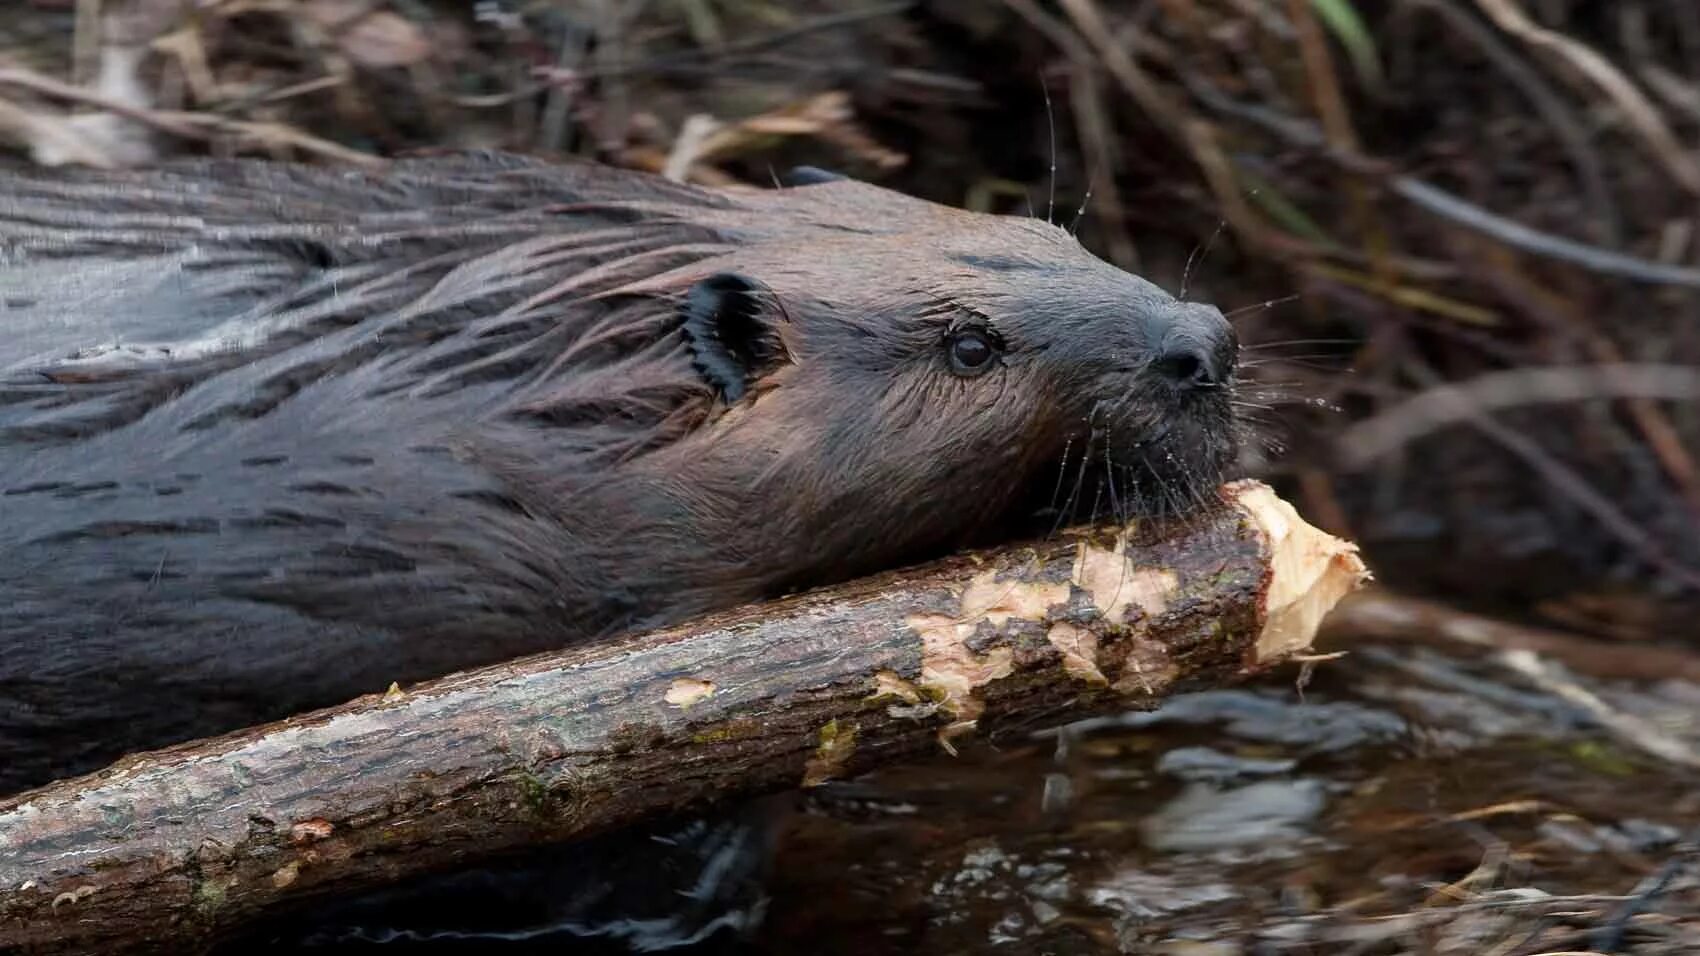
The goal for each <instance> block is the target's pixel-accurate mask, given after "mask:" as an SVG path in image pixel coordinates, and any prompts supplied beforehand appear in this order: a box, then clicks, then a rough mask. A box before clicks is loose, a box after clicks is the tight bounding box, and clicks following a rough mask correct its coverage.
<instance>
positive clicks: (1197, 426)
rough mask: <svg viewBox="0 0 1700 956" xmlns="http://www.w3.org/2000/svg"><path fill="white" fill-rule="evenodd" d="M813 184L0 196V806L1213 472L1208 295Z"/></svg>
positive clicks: (356, 178) (405, 185)
mask: <svg viewBox="0 0 1700 956" xmlns="http://www.w3.org/2000/svg"><path fill="white" fill-rule="evenodd" d="M799 180H800V181H799V182H798V184H795V185H782V186H781V187H780V188H747V189H707V188H698V187H695V186H690V185H685V184H680V183H675V182H672V181H668V180H664V179H661V178H658V177H654V176H651V175H648V174H644V173H639V172H630V171H621V170H616V169H612V168H609V167H605V166H600V165H596V164H591V163H556V162H545V161H541V160H536V159H529V158H524V157H519V156H513V155H506V154H501V153H471V154H448V155H435V156H424V157H415V158H409V159H404V160H398V161H396V162H395V163H394V164H393V165H391V166H389V167H387V168H385V169H384V170H383V171H381V172H371V171H359V170H352V169H344V168H335V167H325V166H307V165H293V164H287V163H277V162H271V161H263V160H243V159H198V160H184V161H179V162H175V163H171V164H166V165H163V166H160V167H156V168H153V169H150V170H143V171H90V170H85V171H77V172H70V171H63V170H60V171H53V172H33V171H19V172H17V173H16V174H15V175H10V176H8V177H6V178H5V179H4V180H3V182H0V327H3V328H4V329H5V332H6V334H5V335H4V336H3V337H0V701H3V702H4V705H3V706H0V753H3V754H4V755H5V759H4V760H3V761H0V793H6V792H14V791H17V790H20V789H22V788H26V787H30V786H35V785H38V784H41V783H44V782H47V781H49V780H51V779H54V778H58V777H63V776H66V775H70V774H76V773H80V772H85V771H89V770H92V769H96V768H98V767H100V766H102V765H104V764H106V763H108V762H110V761H112V760H113V759H115V758H117V757H119V756H120V755H123V754H126V753H130V752H134V751H138V750H143V749H151V748H155V747H159V746H162V745H166V744H170V743H173V742H176V741H182V740H186V739H191V738H197V737H204V736H208V735H212V734H216V733H220V732H225V731H229V730H231V729H234V728H238V727H242V726H247V725H252V724H255V723H259V722H263V721H268V720H272V719H276V718H281V717H283V716H286V715H289V714H293V713H298V712H302V711H306V710H310V709H314V708H318V707H323V706H327V705H332V704H336V703H340V702H342V701H345V700H347V699H350V698H352V697H355V696H358V695H361V694H365V693H370V692H375V691H382V690H383V689H384V688H385V687H387V686H389V685H390V684H391V683H392V682H400V683H402V684H406V683H408V682H413V681H419V680H423V679H427V678H431V677H436V676H440V675H443V674H446V673H449V672H452V671H455V670H459V669H463V668H467V667H472V666H477V665H482V664H489V663H492V662H497V661H500V660H503V659H508V658H512V657H515V656H518V655H522V654H526V653H531V652H536V651H541V650H545V649H549V648H557V647H560V646H562V645H566V644H569V643H571V642H575V641H584V640H592V639H598V638H602V637H606V636H609V635H613V634H617V633H621V632H630V631H632V630H635V629H640V628H650V627H655V626H659V625H664V624H667V623H670V622H675V621H678V620H680V619H682V618H686V617H688V616H691V615H695V614H699V613H702V612H706V611H709V610H713V609H717V608H723V607H727V606H730V605H736V604H741V603H745V602H750V601H755V600H759V599H763V598H767V597H771V596H775V595H780V594H783V593H787V592H792V591H796V590H799V589H803V588H809V587H814V586H819V585H824V584H828V583H832V582H835V581H841V580H845V579H849V578H853V577H856V576H860V575H863V574H866V573H869V572H872V571H875V570H880V569H884V568H889V567H892V566H897V565H902V564H905V563H909V562H914V561H918V560H921V559H925V558H928V557H931V556H934V555H938V554H941V553H944V552H948V551H951V550H954V549H958V548H962V547H965V546H970V545H976V544H981V543H985V542H987V541H990V540H994V539H998V538H1003V537H1009V536H1014V535H1018V534H1025V533H1028V532H1029V531H1034V530H1038V531H1042V530H1044V529H1046V528H1050V527H1055V526H1057V525H1059V524H1061V523H1063V522H1066V521H1073V520H1081V519H1083V518H1086V517H1091V516H1092V515H1095V514H1108V513H1116V514H1120V515H1124V516H1125V515H1129V514H1134V513H1146V512H1161V511H1173V510H1179V509H1185V508H1188V507H1191V506H1193V505H1195V504H1197V503H1198V502H1201V501H1204V500H1206V499H1207V498H1208V497H1209V495H1210V493H1211V490H1212V489H1214V488H1215V487H1216V486H1217V485H1218V484H1219V482H1220V481H1221V479H1222V478H1223V473H1224V470H1225V469H1226V468H1227V467H1228V465H1229V463H1230V462H1231V460H1232V459H1233V457H1234V454H1235V449H1236V447H1237V445H1238V443H1239V441H1240V438H1239V425H1238V421H1237V419H1236V416H1235V412H1234V401H1233V394H1234V384H1235V368H1236V356H1237V350H1238V346H1237V343H1236V339H1235V335H1234V331H1233V329H1232V327H1231V326H1230V325H1229V323H1228V322H1227V321H1226V320H1225V319H1224V318H1223V316H1222V314H1221V313H1220V312H1219V311H1217V310H1216V309H1214V308H1212V307H1210V306H1207V305H1203V304H1197V303H1187V302H1182V301H1178V300H1177V299H1175V298H1174V297H1172V296H1170V295H1169V294H1167V293H1166V292H1164V291H1163V290H1162V289H1160V288H1158V287H1157V286H1155V285H1153V284H1151V283H1149V282H1147V281H1145V280H1143V279H1141V278H1139V277H1137V276H1134V275H1131V274H1129V273H1127V272H1124V271H1122V270H1120V269H1118V268H1115V267H1114V266H1112V265H1110V264H1108V263H1106V262H1104V261H1103V260H1101V259H1099V258H1097V257H1096V256H1094V255H1092V254H1091V253H1090V252H1088V251H1087V250H1086V249H1085V248H1084V247H1083V246H1082V245H1081V244H1080V243H1079V242H1077V241H1076V240H1075V238H1074V237H1073V235H1071V233H1070V232H1068V231H1067V230H1065V229H1062V228H1059V227H1057V226H1054V225H1051V224H1049V223H1047V222H1045V221H1043V220H1040V219H1037V218H1025V217H1015V216H996V215H988V214H979V213H972V212H966V211H962V210H958V209H953V208H948V207H945V206H941V205H937V204H934V203H930V202H927V201H923V200H920V199H916V198H912V197H909V196H905V195H902V194H899V193H896V192H892V191H889V190H886V189H882V188H879V187H877V186H874V185H870V184H868V183H864V182H861V181H857V180H854V179H847V178H842V177H835V176H832V175H830V174H824V173H819V172H818V171H815V172H805V173H803V174H801V175H800V177H799Z"/></svg>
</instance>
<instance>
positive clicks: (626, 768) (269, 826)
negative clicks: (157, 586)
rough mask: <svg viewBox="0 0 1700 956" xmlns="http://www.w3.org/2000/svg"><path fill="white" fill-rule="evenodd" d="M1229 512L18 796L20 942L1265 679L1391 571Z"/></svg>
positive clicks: (556, 838) (446, 684) (1262, 500)
mask: <svg viewBox="0 0 1700 956" xmlns="http://www.w3.org/2000/svg"><path fill="white" fill-rule="evenodd" d="M1223 497H1224V501H1225V505H1224V506H1223V507H1222V508H1220V509H1216V510H1214V511H1212V512H1210V513H1207V514H1205V515H1202V516H1198V517H1195V518H1193V519H1190V520H1188V521H1186V522H1184V523H1180V524H1177V525H1173V526H1169V527H1166V528H1152V527H1145V528H1141V527H1138V526H1130V527H1128V528H1122V529H1119V530H1118V529H1113V528H1112V529H1100V530H1082V531H1076V532H1069V533H1065V534H1063V535H1059V536H1056V537H1054V538H1053V539H1051V540H1049V541H1046V542H1042V543H1037V544H1033V545H1028V546H1021V547H1011V548H1006V549H1002V550H998V551H993V552H986V553H977V554H969V555H963V556H958V557H955V558H951V559H948V560H944V561H941V562H938V563H936V564H932V565H929V566H926V567H924V568H919V569H911V570H908V571H904V572H899V573H894V574H888V575H885V576H882V577H878V578H871V579H866V580H863V581H859V582H854V583H852V584H851V585H849V586H846V587H841V588H836V589H832V590H829V591H823V592H819V593H812V594H805V595H801V596H797V597H794V598H791V599H787V600H784V601H780V602H775V603H772V604H768V605H764V606H760V607H754V608H745V609H741V610H737V611H733V612H730V613H727V614H722V615H716V616H712V617H709V618H705V619H702V620H698V621H695V622H692V623H690V624H687V625H685V626H681V627H676V628H671V629H668V630H665V631H660V632H656V633H651V634H645V635H640V636H635V637H631V638H625V639H621V640H617V641H614V642H610V643H606V644H598V645H595V646H587V647H576V648H572V649H569V650H564V651H560V652H557V653H550V654H545V655H540V656H535V657H530V658H525V659H521V660H517V661H513V662H510V663H508V664H504V665H502V666H498V667H491V668H486V669H482V670H478V671H471V672H466V673H462V674H458V675H454V676H451V677H448V678H445V679H442V680H438V681H434V682H431V683H428V684H422V685H418V686H416V687H413V688H411V689H408V690H406V691H402V690H399V689H396V688H392V689H391V691H390V692H389V693H387V694H384V695H381V696H372V697H368V698H362V699H359V700H355V701H353V702H351V703H349V704H347V705H344V706H341V707H337V708H334V709H329V710H325V711H321V712H318V713H313V714H309V715H303V716H300V717H297V718H293V719H291V720H287V721H283V722H280V723H276V724H271V725H267V726H262V727H257V728H252V729H249V730H245V731H242V732H239V733H234V734H230V735H227V736H224V737H219V738H213V739H209V740H204V741H197V742H193V743H189V744H184V745H181V746H178V747H174V748H170V749H167V750H161V751H157V752H154V753H149V754H143V755H137V756H133V757H129V758H126V759H125V760H123V761H121V762H119V763H117V764H115V765H113V766H112V767H110V768H108V769H106V770H104V771H101V772H99V773H95V774H91V775H89V776H86V777H82V778H78V779H73V780H65V781H60V782H57V783H55V784H52V785H50V786H47V787H44V788H41V789H39V790H35V791H32V792H29V793H26V794H22V795H19V796H16V797H13V798H11V799H8V800H5V801H0V952H6V951H20V952H30V953H73V952H74V953H85V954H98V953H144V952H172V953H187V952H194V951H196V950H197V949H200V948H204V947H206V946H208V945H210V944H211V943H212V942H214V941H216V939H217V938H218V937H219V936H220V934H222V933H225V932H227V931H229V930H231V929H232V928H234V927H238V926H240V925H242V924H243V923H244V922H246V921H249V920H252V919H254V918H255V917H258V916H260V915H263V914H267V913H275V912H277V910H278V908H280V907H289V906H301V905H311V902H312V901H313V900H314V899H315V898H319V897H320V896H321V895H322V894H337V895H347V894H349V893H353V892H357V891H359V890H361V889H364V888H370V887H374V886H378V885H382V884H385V883H390V882H394V881H396V880H399V879H402V878H405V877H408V876H413V875H419V874H424V873H428V872H433V871H437V870H439V869H442V868H447V867H452V866H464V865H469V864H472V863H476V862H477V861H479V860H481V859H488V858H490V857H492V856H494V855H496V854H498V853H500V852H502V851H505V850H512V849H515V848H520V847H525V846H533V845H536V844H539V843H544V842H564V841H569V840H572V839H574V838H580V837H584V836H588V835H591V834H594V833H598V832H602V831H606V830H609V829H611V828H615V827H619V826H622V825H627V824H631V823H634V822H637V821H640V820H643V819H645V818H650V817H655V816H659V815H662V814H668V813H674V812H682V811H687V810H690V809H693V808H700V807H702V806H705V805H706V804H708V803H710V802H712V801H718V800H724V799H728V798H733V797H742V796H755V795H759V794H763V793H771V792H775V791H778V790H783V789H788V788H795V787H799V786H802V787H807V786H811V785H815V784H818V783H821V782H823V781H826V780H829V779H836V778H842V777H846V776H850V775H854V774H858V773H861V772H864V771H866V770H869V769H871V768H873V767H875V766H878V765H881V764H884V763H888V762H891V761H895V760H899V759H905V758H913V757H915V756H917V755H921V754H926V753H929V752H933V753H937V752H940V751H944V750H950V749H951V748H952V747H953V746H954V744H955V742H959V741H960V740H962V739H963V737H964V736H965V735H968V734H971V733H974V732H976V731H979V732H982V733H987V734H995V733H996V732H997V730H998V728H999V727H1000V726H1010V727H1019V726H1030V725H1031V724H1032V722H1034V721H1035V720H1040V719H1057V720H1063V719H1071V718H1074V717H1078V716H1084V715H1087V714H1091V713H1100V712H1104V711H1106V710H1111V709H1114V710H1123V709H1127V708H1130V707H1139V706H1150V705H1152V704H1154V703H1155V702H1156V701H1157V700H1158V699H1160V698H1161V697H1162V696H1163V695H1165V694H1169V693H1172V692H1174V691H1176V690H1179V689H1183V688H1190V687H1198V686H1206V685H1210V684H1214V683H1221V682H1224V681H1228V680H1232V679H1235V678H1237V677H1241V676H1244V675H1247V674H1250V673H1253V672H1257V671H1260V670H1263V669H1265V668H1268V667H1270V666H1271V665H1273V664H1274V663H1276V662H1279V661H1282V660H1284V659H1287V658H1289V657H1291V656H1293V655H1295V654H1299V653H1302V652H1303V651H1305V650H1306V648H1308V646H1309V644H1310V642H1311V639H1312V637H1313V636H1314V634H1315V633H1316V630H1317V628H1318V625H1319V622H1320V620H1321V618H1322V617H1323V615H1324V614H1326V613H1327V611H1328V610H1329V609H1330V608H1331V607H1332V606H1333V605H1334V604H1335V602H1337V601H1338V600H1339V599H1340V598H1341V597H1343V596H1345V595H1346V594H1347V593H1349V592H1351V591H1353V590H1354V589H1356V588H1357V587H1358V586H1359V585H1360V584H1361V583H1362V581H1363V580H1364V579H1365V578H1366V576H1367V575H1366V572H1365V570H1364V567H1363V565H1362V563H1361V562H1360V561H1359V560H1358V557H1357V553H1356V549H1355V548H1353V547H1352V546H1351V545H1350V544H1348V543H1346V542H1343V541H1340V540H1338V539H1335V538H1333V537H1330V536H1329V535H1326V534H1324V533H1323V532H1321V531H1318V530H1317V529H1315V528H1313V527H1311V526H1310V525H1308V524H1306V523H1305V522H1304V521H1303V520H1302V519H1301V518H1300V517H1299V516H1298V515H1297V513H1295V512H1294V511H1293V509H1292V508H1291V506H1289V505H1288V504H1287V503H1286V502H1284V501H1282V500H1281V499H1279V498H1278V497H1276V496H1275V494H1274V493H1273V492H1272V491H1270V490H1269V489H1268V488H1267V487H1265V486H1263V485H1261V484H1257V483H1255V482H1238V483H1235V484H1233V485H1229V486H1227V487H1226V488H1225V489H1224V495H1223ZM327 666H335V664H334V662H327ZM162 705H164V704H163V702H162ZM564 852H565V851H564Z"/></svg>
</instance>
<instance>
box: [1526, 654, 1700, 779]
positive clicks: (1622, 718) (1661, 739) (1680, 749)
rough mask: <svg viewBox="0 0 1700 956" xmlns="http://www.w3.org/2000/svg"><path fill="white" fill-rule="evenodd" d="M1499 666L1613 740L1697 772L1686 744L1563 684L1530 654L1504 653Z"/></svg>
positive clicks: (1698, 758)
mask: <svg viewBox="0 0 1700 956" xmlns="http://www.w3.org/2000/svg"><path fill="white" fill-rule="evenodd" d="M1498 658H1499V660H1500V662H1501V663H1503V664H1505V665H1506V666H1507V667H1509V668H1510V669H1512V670H1514V671H1516V672H1517V673H1519V674H1522V675H1523V676H1524V677H1527V678H1529V680H1531V681H1533V682H1534V683H1535V684H1536V685H1538V686H1539V687H1540V688H1541V689H1542V690H1544V691H1546V692H1548V693H1550V694H1554V695H1556V696H1558V697H1562V698H1564V699H1565V700H1566V701H1568V702H1570V703H1572V704H1574V705H1576V706H1577V707H1580V708H1581V709H1582V710H1585V711H1587V712H1588V714H1589V715H1590V716H1591V717H1593V718H1594V719H1595V720H1597V721H1599V723H1600V726H1602V727H1604V728H1605V729H1606V730H1608V731H1610V732H1611V733H1612V735H1613V736H1615V737H1617V738H1618V739H1620V740H1622V741H1624V742H1625V743H1627V744H1630V745H1631V746H1634V747H1636V748H1637V749H1639V750H1642V751H1644V752H1646V753H1649V754H1651V755H1653V756H1655V757H1658V758H1659V759H1661V760H1667V761H1670V762H1671V763H1674V764H1678V765H1680V766H1684V767H1697V768H1700V753H1696V752H1695V750H1694V748H1692V747H1690V746H1689V745H1688V744H1687V743H1685V742H1683V741H1682V740H1679V739H1677V738H1676V737H1673V736H1671V735H1670V734H1667V733H1665V732H1664V731H1663V730H1661V729H1659V728H1658V727H1657V726H1655V725H1654V724H1652V723H1651V722H1649V721H1646V720H1643V719H1641V718H1640V717H1637V716H1635V715H1634V714H1630V713H1625V712H1624V711H1621V710H1618V709H1617V708H1616V707H1613V706H1612V705H1610V704H1608V703H1606V702H1605V701H1604V700H1601V699H1600V697H1599V695H1598V694H1595V693H1594V692H1593V691H1591V690H1589V689H1587V688H1586V687H1583V686H1582V685H1580V684H1578V683H1576V682H1574V681H1570V680H1566V679H1564V678H1563V677H1561V676H1559V675H1558V673H1557V672H1556V671H1555V670H1553V668H1552V666H1551V665H1549V664H1547V663H1546V662H1544V661H1542V660H1541V658H1540V656H1539V655H1537V654H1535V653H1534V652H1533V651H1523V650H1518V651H1505V652H1503V653H1501V654H1499V655H1498Z"/></svg>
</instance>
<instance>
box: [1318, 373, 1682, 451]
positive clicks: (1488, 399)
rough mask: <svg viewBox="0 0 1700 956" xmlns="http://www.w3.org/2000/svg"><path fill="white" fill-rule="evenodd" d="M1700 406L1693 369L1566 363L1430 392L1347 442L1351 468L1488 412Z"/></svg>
mask: <svg viewBox="0 0 1700 956" xmlns="http://www.w3.org/2000/svg"><path fill="white" fill-rule="evenodd" d="M1625 397H1635V398H1652V399H1661V400H1664V401H1700V368H1695V367H1693V366H1688V365H1651V364H1636V363H1624V364H1621V365H1564V366H1549V367H1542V368H1515V369H1506V370H1503V371H1498V372H1487V373H1484V374H1482V375H1477V376H1475V377H1474V378H1471V379H1469V380H1467V381H1462V382H1448V383H1446V384H1444V385H1438V386H1435V387H1434V388H1430V389H1425V390H1424V391H1422V392H1420V393H1418V394H1417V395H1416V396H1415V397H1413V398H1411V399H1409V400H1407V401H1405V402H1403V403H1401V404H1399V405H1395V406H1393V407H1392V408H1390V409H1387V410H1386V411H1383V412H1380V413H1378V414H1376V415H1374V416H1373V417H1370V418H1367V419H1364V420H1363V421H1360V422H1357V423H1355V424H1353V425H1352V426H1350V427H1349V428H1347V429H1346V430H1345V431H1344V432H1343V433H1342V434H1341V435H1340V436H1339V445H1340V451H1341V454H1342V455H1343V457H1344V460H1345V462H1346V464H1347V465H1348V467H1352V468H1361V467H1363V466H1365V465H1367V464H1368V463H1369V462H1371V461H1373V460H1375V459H1377V458H1380V457H1382V456H1384V455H1387V454H1389V453H1391V452H1393V451H1395V450H1396V449H1399V448H1402V447H1404V446H1405V445H1408V444H1410V443H1411V442H1414V441H1416V440H1418V439H1420V438H1422V437H1423V436H1425V435H1429V434H1431V433H1433V432H1436V431H1439V430H1440V429H1443V428H1447V427H1450V426H1452V425H1456V424H1458V423H1460V422H1469V421H1472V420H1474V419H1475V417H1476V415H1477V414H1478V413H1480V412H1495V411H1501V410H1504V409H1508V408H1518V407H1522V406H1528V405H1547V404H1554V403H1561V402H1585V401H1588V400H1590V399H1597V398H1625Z"/></svg>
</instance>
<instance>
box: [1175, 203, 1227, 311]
mask: <svg viewBox="0 0 1700 956" xmlns="http://www.w3.org/2000/svg"><path fill="white" fill-rule="evenodd" d="M1227 224H1228V220H1226V219H1218V220H1216V228H1215V229H1214V230H1213V231H1211V233H1210V238H1209V239H1206V240H1205V241H1204V245H1203V247H1202V251H1203V255H1204V256H1206V257H1207V256H1209V255H1210V247H1211V246H1213V245H1215V244H1216V237H1217V236H1220V235H1221V234H1222V227H1224V226H1226V225H1227ZM1199 253H1200V247H1198V246H1193V247H1192V253H1191V254H1190V255H1188V256H1187V257H1186V265H1184V266H1182V267H1181V290H1180V291H1179V292H1177V293H1175V298H1177V299H1179V300H1181V301H1182V302H1185V301H1186V290H1187V281H1188V280H1189V279H1191V278H1192V267H1193V264H1194V262H1202V261H1203V260H1202V259H1201V258H1200V255H1199Z"/></svg>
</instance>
